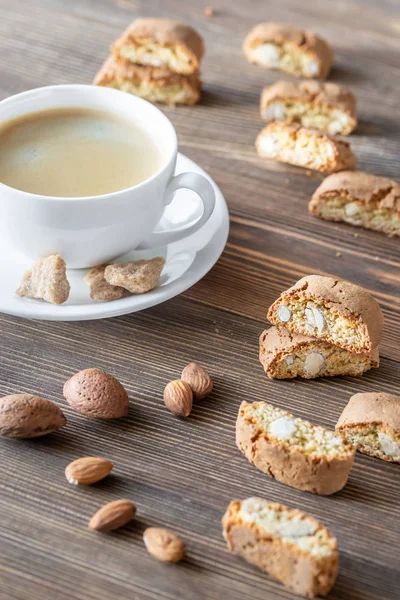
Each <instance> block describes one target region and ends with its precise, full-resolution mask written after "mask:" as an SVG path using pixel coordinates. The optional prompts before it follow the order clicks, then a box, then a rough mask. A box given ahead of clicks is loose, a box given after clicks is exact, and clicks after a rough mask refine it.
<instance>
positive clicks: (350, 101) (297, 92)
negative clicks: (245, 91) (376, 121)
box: [260, 81, 357, 135]
mask: <svg viewBox="0 0 400 600" xmlns="http://www.w3.org/2000/svg"><path fill="white" fill-rule="evenodd" d="M260 112H261V118H262V119H263V120H264V121H267V122H270V121H285V122H286V123H299V124H300V125H301V126H302V127H309V128H311V129H319V130H321V131H326V132H327V133H329V134H331V135H335V134H342V135H348V134H349V133H351V132H352V131H353V130H354V129H355V127H356V125H357V113H356V99H355V97H354V96H353V94H352V93H351V92H350V91H349V90H348V89H347V88H345V87H344V86H342V85H338V84H337V83H322V82H319V81H300V82H299V83H296V82H292V81H277V82H276V83H274V84H273V85H270V86H268V87H266V88H264V90H263V92H262V94H261V101H260Z"/></svg>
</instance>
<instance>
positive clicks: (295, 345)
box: [260, 325, 379, 379]
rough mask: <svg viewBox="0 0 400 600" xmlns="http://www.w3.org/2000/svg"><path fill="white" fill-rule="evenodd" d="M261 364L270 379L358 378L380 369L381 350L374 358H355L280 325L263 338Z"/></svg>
mask: <svg viewBox="0 0 400 600" xmlns="http://www.w3.org/2000/svg"><path fill="white" fill-rule="evenodd" d="M260 362H261V364H262V366H263V367H264V371H265V372H266V374H267V375H268V377H269V378H270V379H292V378H294V377H303V378H304V379H314V378H315V377H333V376H336V375H351V376H352V377H356V376H358V375H362V374H363V373H365V372H366V371H369V370H370V369H371V368H372V367H378V366H379V350H378V348H375V349H374V350H373V351H372V353H371V355H370V356H368V355H364V354H354V353H352V352H349V351H348V350H344V349H343V348H340V347H339V346H334V345H333V344H330V343H329V342H325V341H324V340H319V339H317V338H313V337H310V336H307V335H302V334H301V333H291V332H290V331H289V330H288V329H286V327H284V326H282V325H278V326H277V327H270V329H268V330H267V331H264V332H263V333H262V335H261V337H260Z"/></svg>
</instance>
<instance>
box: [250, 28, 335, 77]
mask: <svg viewBox="0 0 400 600" xmlns="http://www.w3.org/2000/svg"><path fill="white" fill-rule="evenodd" d="M243 51H244V54H245V56H246V58H247V60H248V61H249V62H251V63H255V64H256V65H260V66H262V67H265V68H267V69H279V70H280V71H284V72H286V73H290V74H291V75H297V76H298V77H315V78H318V79H325V78H326V77H327V75H328V73H329V71H330V70H331V66H332V62H333V52H332V49H331V47H330V46H329V44H328V43H327V42H326V41H325V40H324V39H322V38H321V37H319V36H318V35H316V34H315V33H313V32H312V31H303V30H302V29H298V28H297V27H292V26H290V25H285V24H283V23H272V22H267V23H259V24H258V25H256V26H255V27H253V29H252V30H251V31H250V33H249V34H248V36H247V37H246V39H245V41H244V44H243Z"/></svg>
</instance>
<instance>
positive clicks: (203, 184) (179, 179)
mask: <svg viewBox="0 0 400 600" xmlns="http://www.w3.org/2000/svg"><path fill="white" fill-rule="evenodd" d="M181 188H185V189H189V190H193V191H194V192H196V194H198V195H199V196H200V199H201V201H202V203H203V208H204V210H203V214H202V215H201V217H200V218H199V219H198V220H197V221H196V222H195V223H193V224H192V225H184V226H179V227H177V228H173V229H169V230H168V231H154V232H153V233H152V234H150V236H149V237H148V238H147V239H146V240H145V241H144V242H142V243H141V244H140V246H139V248H138V249H147V248H154V247H157V246H164V245H165V244H171V243H172V242H178V241H180V240H183V239H184V238H186V237H189V236H190V235H192V234H193V233H195V232H196V231H198V230H199V229H200V228H201V227H203V225H204V223H206V222H207V221H208V219H209V218H210V217H211V215H212V213H213V210H214V207H215V192H214V188H213V186H212V185H211V183H210V182H209V181H208V179H206V178H205V177H204V176H203V175H200V174H199V173H180V174H179V175H175V177H172V179H171V180H170V182H169V183H168V185H167V189H166V192H165V206H168V204H171V202H172V200H173V198H174V196H175V192H176V191H177V190H179V189H181Z"/></svg>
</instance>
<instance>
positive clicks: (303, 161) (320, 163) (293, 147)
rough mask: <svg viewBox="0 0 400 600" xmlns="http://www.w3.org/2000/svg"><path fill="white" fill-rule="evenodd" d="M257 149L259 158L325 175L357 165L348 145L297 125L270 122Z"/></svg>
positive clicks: (261, 135)
mask: <svg viewBox="0 0 400 600" xmlns="http://www.w3.org/2000/svg"><path fill="white" fill-rule="evenodd" d="M256 148H257V153H258V155H259V156H261V157H262V158H271V159H273V160H277V161H279V162H285V163H289V164H292V165H296V166H298V167H304V168H307V169H314V170H316V171H321V172H325V173H333V172H335V171H342V170H343V169H352V168H353V167H355V165H356V162H357V158H356V156H355V155H354V154H353V152H352V150H351V148H350V144H349V143H348V142H345V141H343V140H339V139H338V138H335V137H333V136H331V135H328V134H326V133H321V132H319V131H316V130H313V129H307V128H305V127H302V126H301V125H299V124H296V123H283V122H278V121H273V122H272V123H269V125H267V126H266V127H264V129H262V131H261V132H260V133H259V135H258V137H257V139H256Z"/></svg>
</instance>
